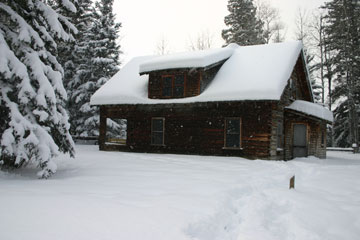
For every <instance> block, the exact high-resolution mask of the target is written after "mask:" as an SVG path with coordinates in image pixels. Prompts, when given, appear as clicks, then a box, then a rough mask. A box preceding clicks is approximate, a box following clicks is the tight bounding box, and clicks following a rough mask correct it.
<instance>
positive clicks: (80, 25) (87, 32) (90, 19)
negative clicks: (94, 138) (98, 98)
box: [59, 0, 95, 135]
mask: <svg viewBox="0 0 360 240" xmlns="http://www.w3.org/2000/svg"><path fill="white" fill-rule="evenodd" d="M60 1H61V0H60ZM92 4H93V2H92V0H77V1H76V2H75V6H76V9H77V11H76V13H75V14H74V13H71V12H65V13H63V14H64V15H66V16H67V17H68V18H70V19H71V21H72V22H73V24H74V26H75V27H76V28H77V30H78V32H77V34H76V35H74V37H75V41H74V42H71V43H61V42H60V43H59V62H60V63H61V64H62V66H63V68H64V73H65V77H64V87H65V89H66V91H67V94H68V101H67V109H68V112H69V115H70V125H71V127H70V132H71V134H72V135H79V133H78V132H77V131H76V128H77V126H78V124H79V121H78V119H79V118H80V117H81V113H80V112H79V108H80V107H81V105H80V104H79V103H78V100H77V96H78V92H79V87H80V86H81V85H82V84H83V81H85V82H86V78H88V77H89V76H90V75H91V71H92V66H91V65H90V64H91V57H92V54H91V48H90V47H91V46H90V44H89V42H90V40H91V39H92V37H91V34H92V33H91V28H92V26H93V24H94V22H95V17H94V13H93V12H94V9H93V7H92ZM81 124H83V123H81Z"/></svg>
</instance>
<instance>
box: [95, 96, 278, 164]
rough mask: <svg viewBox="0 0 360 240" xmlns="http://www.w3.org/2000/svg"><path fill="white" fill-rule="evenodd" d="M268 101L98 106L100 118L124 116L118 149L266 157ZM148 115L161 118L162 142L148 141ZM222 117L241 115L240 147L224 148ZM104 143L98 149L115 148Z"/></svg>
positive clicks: (267, 149) (269, 126)
mask: <svg viewBox="0 0 360 240" xmlns="http://www.w3.org/2000/svg"><path fill="white" fill-rule="evenodd" d="M272 105H273V101H243V102H217V103H216V102H215V103H211V102H208V103H193V104H158V105H119V106H102V107H101V109H102V110H101V112H102V114H103V116H102V118H101V119H104V118H105V117H110V118H125V119H127V122H128V126H127V146H126V149H124V146H119V148H118V150H123V151H136V152H162V153H181V154H200V155H233V156H243V157H248V158H269V155H270V152H269V145H270V138H271V127H272V126H271V123H272V121H271V115H272V110H271V109H272ZM152 117H164V118H165V139H164V140H165V146H152V145H151V144H150V143H151V118H152ZM226 117H241V119H242V132H241V134H242V149H236V150H230V149H224V121H225V118H226ZM102 127H103V125H102ZM101 133H102V134H103V133H104V130H101ZM101 139H104V138H101ZM104 143H105V142H104V141H100V145H101V146H100V149H102V150H114V148H116V146H115V147H114V146H113V145H111V146H109V147H108V146H107V145H105V144H104Z"/></svg>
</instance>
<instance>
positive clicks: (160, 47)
mask: <svg viewBox="0 0 360 240" xmlns="http://www.w3.org/2000/svg"><path fill="white" fill-rule="evenodd" d="M169 53H170V47H169V42H168V40H167V39H166V38H165V37H164V36H162V37H161V38H160V40H159V41H158V42H157V44H156V49H155V54H158V55H166V54H169Z"/></svg>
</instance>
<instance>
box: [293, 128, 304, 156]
mask: <svg viewBox="0 0 360 240" xmlns="http://www.w3.org/2000/svg"><path fill="white" fill-rule="evenodd" d="M293 137H294V139H293V157H294V158H296V157H307V146H306V125H305V124H294V135H293Z"/></svg>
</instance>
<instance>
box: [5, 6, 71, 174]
mask: <svg viewBox="0 0 360 240" xmlns="http://www.w3.org/2000/svg"><path fill="white" fill-rule="evenodd" d="M61 4H62V5H61V7H65V8H67V9H69V10H71V11H72V10H74V5H73V4H72V3H71V2H70V1H69V0H62V1H61ZM0 20H1V21H0V52H1V54H0V103H1V104H0V105H1V107H0V112H1V115H0V119H1V120H0V123H1V125H0V135H1V139H0V163H1V164H2V165H3V167H4V166H5V167H22V166H25V165H27V164H29V163H35V164H36V165H37V166H38V167H39V168H41V169H42V170H41V171H40V172H39V173H38V176H39V177H42V178H47V177H49V176H50V175H51V174H53V173H54V172H55V171H56V164H55V163H54V162H53V161H52V159H53V158H54V157H56V156H57V155H58V154H59V153H60V152H63V153H69V154H70V155H71V156H73V154H74V145H73V141H72V139H71V136H70V134H69V123H68V115H67V113H66V111H65V108H64V105H65V101H66V98H67V95H66V91H65V89H64V87H63V82H62V78H63V69H62V67H61V65H60V64H59V63H58V61H57V59H56V51H57V44H56V42H55V40H56V39H62V40H64V41H68V40H70V39H71V35H70V34H69V33H68V31H71V30H72V31H74V27H73V26H72V24H71V23H70V22H69V21H68V20H67V18H65V17H63V16H62V15H60V14H59V13H58V12H56V11H55V10H54V9H53V8H52V7H50V6H49V5H48V4H47V1H43V0H27V1H13V0H2V1H1V2H0Z"/></svg>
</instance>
